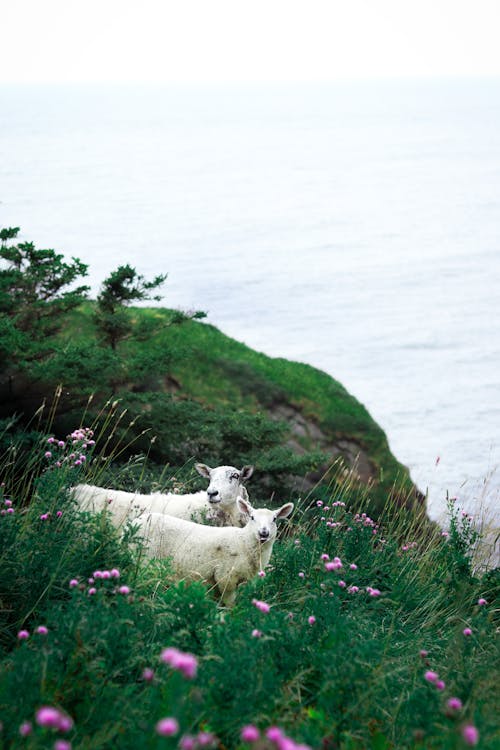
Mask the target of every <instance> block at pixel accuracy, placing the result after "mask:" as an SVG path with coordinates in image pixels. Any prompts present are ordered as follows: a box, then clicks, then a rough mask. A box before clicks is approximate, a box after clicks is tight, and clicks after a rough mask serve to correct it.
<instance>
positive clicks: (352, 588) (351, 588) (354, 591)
mask: <svg viewBox="0 0 500 750" xmlns="http://www.w3.org/2000/svg"><path fill="white" fill-rule="evenodd" d="M347 591H348V592H349V594H357V593H358V591H359V586H349V588H348V589H347Z"/></svg>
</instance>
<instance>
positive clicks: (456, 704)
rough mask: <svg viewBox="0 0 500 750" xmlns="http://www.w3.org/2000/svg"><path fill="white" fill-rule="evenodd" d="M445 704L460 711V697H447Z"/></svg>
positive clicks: (453, 709)
mask: <svg viewBox="0 0 500 750" xmlns="http://www.w3.org/2000/svg"><path fill="white" fill-rule="evenodd" d="M446 705H447V706H448V708H451V709H452V711H460V709H461V708H462V701H461V700H460V698H448V700H447V701H446Z"/></svg>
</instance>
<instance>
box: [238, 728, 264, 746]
mask: <svg viewBox="0 0 500 750" xmlns="http://www.w3.org/2000/svg"><path fill="white" fill-rule="evenodd" d="M240 737H241V739H242V740H243V742H257V740H258V739H259V737H260V732H259V730H258V729H257V727H255V726H254V725H253V724H247V725H246V726H244V727H242V730H241V733H240Z"/></svg>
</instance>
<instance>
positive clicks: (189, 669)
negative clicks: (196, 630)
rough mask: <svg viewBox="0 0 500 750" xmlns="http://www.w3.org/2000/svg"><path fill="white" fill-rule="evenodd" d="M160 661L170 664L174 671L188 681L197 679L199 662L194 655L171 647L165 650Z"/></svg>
mask: <svg viewBox="0 0 500 750" xmlns="http://www.w3.org/2000/svg"><path fill="white" fill-rule="evenodd" d="M160 660H161V661H162V662H164V664H168V665H169V666H170V667H172V669H176V670H177V671H179V672H181V674H182V675H184V677H186V678H187V679H188V680H192V679H193V678H194V677H196V671H197V668H198V660H197V658H196V656H193V654H188V653H184V652H183V651H179V650H178V649H177V648H173V647H169V648H165V649H163V651H162V652H161V654H160Z"/></svg>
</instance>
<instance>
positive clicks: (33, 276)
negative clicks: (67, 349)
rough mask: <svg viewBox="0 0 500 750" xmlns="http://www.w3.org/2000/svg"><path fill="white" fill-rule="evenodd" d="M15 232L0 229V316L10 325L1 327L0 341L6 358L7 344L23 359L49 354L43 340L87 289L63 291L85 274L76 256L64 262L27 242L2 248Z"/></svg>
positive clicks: (61, 257) (83, 267) (14, 236)
mask: <svg viewBox="0 0 500 750" xmlns="http://www.w3.org/2000/svg"><path fill="white" fill-rule="evenodd" d="M18 232H19V228H17V227H16V228H14V229H3V230H1V231H0V241H1V245H0V259H1V260H2V261H3V263H4V266H5V267H4V268H1V269H0V315H1V318H2V319H4V320H5V319H7V320H8V321H9V323H10V327H9V326H8V325H7V324H6V323H5V322H4V323H3V325H2V330H1V333H2V338H3V336H5V335H7V336H8V339H7V341H8V344H7V345H8V348H9V351H10V353H11V354H12V346H13V344H15V345H16V349H15V350H14V351H16V350H17V349H18V348H19V346H20V344H21V343H22V345H23V347H27V349H28V356H29V357H32V358H33V357H41V356H46V354H47V353H48V352H49V351H50V347H48V346H47V343H46V339H47V337H51V336H53V335H54V334H55V333H56V332H57V331H59V330H60V329H61V327H62V325H63V324H64V317H63V316H64V315H66V314H67V313H68V312H69V311H70V310H73V309H74V308H75V307H77V306H78V305H79V304H81V302H82V300H83V299H85V297H86V294H87V292H88V290H89V287H88V286H83V285H82V286H79V287H76V288H70V289H68V287H72V285H73V284H74V282H75V281H77V280H78V279H79V278H80V277H81V276H85V275H86V274H87V266H86V265H85V264H84V263H82V262H81V261H79V260H78V259H77V258H73V259H72V262H71V263H67V262H64V261H63V256H62V255H60V254H58V253H56V252H55V251H54V250H37V249H36V248H35V245H34V244H33V243H32V242H18V243H17V244H8V243H9V242H10V241H12V240H15V239H17V235H18ZM14 329H15V331H16V334H17V337H18V338H17V339H14V338H13V332H14ZM35 344H36V346H35ZM2 346H3V347H5V346H6V344H5V340H4V342H3V344H2ZM26 356H27V352H26V351H25V352H24V358H26ZM19 359H21V358H19Z"/></svg>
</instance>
